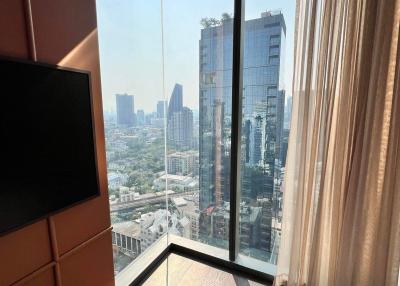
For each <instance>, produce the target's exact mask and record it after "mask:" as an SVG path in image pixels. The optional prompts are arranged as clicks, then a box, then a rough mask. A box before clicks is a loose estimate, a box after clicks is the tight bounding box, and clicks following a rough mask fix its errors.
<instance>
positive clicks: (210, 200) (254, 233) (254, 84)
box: [199, 12, 286, 252]
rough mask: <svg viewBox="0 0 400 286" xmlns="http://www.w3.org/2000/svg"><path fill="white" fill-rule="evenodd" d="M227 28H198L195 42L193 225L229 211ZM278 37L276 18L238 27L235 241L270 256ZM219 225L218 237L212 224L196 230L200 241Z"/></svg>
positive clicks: (281, 43) (277, 141) (277, 155)
mask: <svg viewBox="0 0 400 286" xmlns="http://www.w3.org/2000/svg"><path fill="white" fill-rule="evenodd" d="M232 29H233V20H232V19H229V18H228V19H224V20H222V21H219V22H218V21H217V23H216V24H214V25H209V26H207V27H204V28H203V29H202V30H201V39H200V42H199V53H200V56H199V69H200V83H199V94H200V99H199V101H200V102H199V108H200V118H199V121H200V122H199V128H200V130H199V134H200V135H199V137H200V139H199V141H200V142H199V160H200V162H199V163H200V171H199V173H200V176H199V185H200V194H199V207H200V212H202V214H203V215H202V216H201V217H200V218H201V220H204V221H205V220H207V223H205V222H202V221H201V222H200V225H207V224H209V223H210V221H214V222H215V221H218V220H216V218H217V217H218V216H220V215H216V213H219V214H221V213H224V212H228V211H229V210H228V209H229V175H230V174H229V173H230V157H229V156H230V133H231V97H232ZM285 36H286V26H285V21H284V18H283V15H282V14H281V13H271V12H264V13H262V15H261V17H260V18H257V19H252V20H248V21H245V27H244V58H243V118H242V147H241V162H242V164H241V169H242V186H241V210H240V212H241V214H240V221H241V227H240V228H241V229H240V235H241V237H243V239H244V238H246V237H247V238H246V243H245V244H246V247H247V248H248V249H250V248H254V249H257V250H262V251H264V252H270V251H271V250H272V247H273V241H272V240H273V234H272V220H273V218H274V217H277V216H278V215H279V214H278V212H279V210H277V209H276V207H275V205H276V202H275V200H276V198H277V197H279V195H277V193H279V192H280V183H279V182H278V180H279V178H280V177H281V176H280V168H281V166H282V154H281V144H282V135H283V118H284V97H285V91H284V86H283V63H282V62H283V58H284V54H283V51H284V49H285ZM211 210H212V211H211ZM212 213H214V214H212ZM213 215H214V217H213V219H210V218H209V217H210V216H211V217H212V216H213ZM226 224H227V221H226V222H225V224H221V226H220V228H221V231H219V230H218V229H215V228H216V227H217V228H218V226H216V225H212V226H210V227H209V229H203V233H202V235H203V239H204V240H207V239H209V240H213V239H216V238H221V237H217V236H218V235H216V234H220V233H226V229H227V225H226ZM242 226H243V227H242ZM210 229H212V231H211V230H210ZM246 231H247V232H249V233H246ZM249 237H250V238H251V239H249ZM224 239H225V240H227V239H228V237H227V236H226V237H225V238H224ZM248 249H247V252H249V251H248Z"/></svg>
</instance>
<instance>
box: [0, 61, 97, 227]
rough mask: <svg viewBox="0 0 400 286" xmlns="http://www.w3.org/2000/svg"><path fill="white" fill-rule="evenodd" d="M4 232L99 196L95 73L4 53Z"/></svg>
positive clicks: (0, 75) (0, 70)
mask: <svg viewBox="0 0 400 286" xmlns="http://www.w3.org/2000/svg"><path fill="white" fill-rule="evenodd" d="M0 95H1V96H0V164H1V171H0V235H4V234H6V233H8V232H10V231H13V230H15V229H17V228H20V227H22V226H24V225H27V224H30V223H32V222H35V221H37V220H39V219H41V218H44V217H47V216H49V215H50V214H54V213H55V212H58V211H60V210H63V209H65V208H67V207H70V206H72V205H75V204H77V203H79V202H83V201H85V200H88V199H89V198H93V197H95V196H98V195H99V183H98V172H97V160H96V152H95V137H94V120H93V106H92V96H91V81H90V73H89V72H86V71H80V70H73V69H66V68H61V67H58V66H52V65H46V64H38V63H35V62H28V61H20V60H15V59H9V58H2V57H0Z"/></svg>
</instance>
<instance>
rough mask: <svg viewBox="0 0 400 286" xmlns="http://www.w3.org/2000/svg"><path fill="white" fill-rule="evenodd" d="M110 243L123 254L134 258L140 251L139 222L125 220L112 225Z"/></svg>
mask: <svg viewBox="0 0 400 286" xmlns="http://www.w3.org/2000/svg"><path fill="white" fill-rule="evenodd" d="M112 227H113V229H112V232H111V235H112V244H113V245H114V246H115V247H117V248H118V250H119V251H121V252H123V253H124V254H126V255H128V256H131V257H133V258H136V257H137V256H138V255H139V254H140V253H141V245H140V224H139V223H137V222H135V221H125V222H120V223H115V224H113V225H112Z"/></svg>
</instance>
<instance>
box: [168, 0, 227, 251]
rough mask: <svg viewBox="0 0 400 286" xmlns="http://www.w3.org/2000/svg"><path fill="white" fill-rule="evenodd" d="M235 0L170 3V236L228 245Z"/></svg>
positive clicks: (174, 1)
mask: <svg viewBox="0 0 400 286" xmlns="http://www.w3.org/2000/svg"><path fill="white" fill-rule="evenodd" d="M232 13H233V1H232V0H223V1H212V0H206V1H187V0H166V1H164V31H165V86H166V93H167V95H168V97H169V101H168V114H167V147H168V148H167V149H168V150H167V166H168V190H169V192H170V194H171V195H170V196H169V200H168V201H169V210H170V213H171V215H172V216H173V218H174V219H176V223H173V224H171V228H170V233H171V235H178V236H181V237H184V238H187V239H191V240H196V241H200V242H202V243H206V244H210V245H213V246H218V247H221V248H225V249H227V248H228V240H229V239H228V235H229V231H228V230H229V176H230V145H231V144H230V142H231V141H230V140H231V139H230V135H231V104H232V103H231V97H232V80H231V78H232V28H233V20H232Z"/></svg>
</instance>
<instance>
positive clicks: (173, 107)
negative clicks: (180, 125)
mask: <svg viewBox="0 0 400 286" xmlns="http://www.w3.org/2000/svg"><path fill="white" fill-rule="evenodd" d="M182 108H183V88H182V85H180V84H178V83H176V84H175V86H174V90H173V91H172V94H171V98H170V99H169V104H168V114H167V116H168V119H170V118H171V117H172V115H173V114H174V112H179V111H181V110H182Z"/></svg>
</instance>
